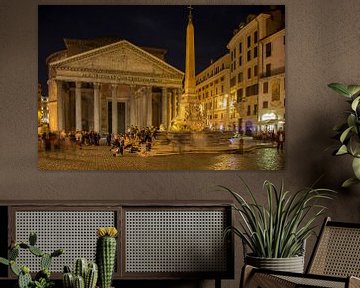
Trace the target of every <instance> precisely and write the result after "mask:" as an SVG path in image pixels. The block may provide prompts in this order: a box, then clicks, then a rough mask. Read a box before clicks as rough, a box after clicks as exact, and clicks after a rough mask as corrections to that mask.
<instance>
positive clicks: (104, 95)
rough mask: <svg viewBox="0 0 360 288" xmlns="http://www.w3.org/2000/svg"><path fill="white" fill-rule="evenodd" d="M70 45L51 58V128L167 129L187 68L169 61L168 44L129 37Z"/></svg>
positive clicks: (71, 41)
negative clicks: (163, 47)
mask: <svg viewBox="0 0 360 288" xmlns="http://www.w3.org/2000/svg"><path fill="white" fill-rule="evenodd" d="M65 45H66V50H64V51H59V52H57V53H54V54H52V55H51V56H50V57H49V58H48V59H47V63H48V66H49V80H48V94H49V116H50V119H49V125H50V130H51V131H62V130H65V131H75V130H93V131H95V132H100V133H108V132H110V133H124V132H125V131H126V130H127V128H128V127H130V126H131V125H133V126H138V127H139V128H141V127H151V126H155V127H159V126H160V125H163V127H166V129H167V128H168V126H169V125H170V123H171V119H173V118H174V117H175V116H176V115H177V114H178V108H179V107H178V102H179V98H180V97H181V93H182V80H183V76H184V73H183V72H181V71H179V70H178V69H176V68H174V67H172V66H171V65H169V64H168V63H166V62H165V61H164V55H165V52H166V51H165V50H161V49H153V48H141V47H138V46H136V45H134V44H132V43H130V42H128V41H126V40H120V41H115V42H114V41H110V40H109V41H103V40H101V41H99V40H98V41H97V40H77V39H65Z"/></svg>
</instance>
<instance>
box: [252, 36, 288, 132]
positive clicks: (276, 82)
mask: <svg viewBox="0 0 360 288" xmlns="http://www.w3.org/2000/svg"><path fill="white" fill-rule="evenodd" d="M260 42H261V46H262V47H263V55H264V56H263V63H264V65H263V66H262V67H263V69H262V71H261V73H260V79H259V118H258V125H259V126H260V129H261V131H272V130H275V131H276V130H277V129H278V128H280V127H281V128H284V124H285V29H282V30H280V31H278V32H276V33H274V34H271V35H269V36H267V37H266V38H264V39H262V40H261V41H260Z"/></svg>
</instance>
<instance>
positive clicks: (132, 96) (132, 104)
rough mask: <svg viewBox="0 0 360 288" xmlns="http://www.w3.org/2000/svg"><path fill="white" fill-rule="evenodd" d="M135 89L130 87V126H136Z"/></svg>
mask: <svg viewBox="0 0 360 288" xmlns="http://www.w3.org/2000/svg"><path fill="white" fill-rule="evenodd" d="M134 92H135V87H134V86H130V125H134V126H135V125H136V103H135V93H134Z"/></svg>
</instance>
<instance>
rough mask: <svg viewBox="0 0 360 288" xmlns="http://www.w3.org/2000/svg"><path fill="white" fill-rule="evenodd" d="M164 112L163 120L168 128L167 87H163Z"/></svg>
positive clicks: (162, 114) (162, 113)
mask: <svg viewBox="0 0 360 288" xmlns="http://www.w3.org/2000/svg"><path fill="white" fill-rule="evenodd" d="M161 102H162V103H161V104H162V107H161V108H162V112H161V122H162V124H164V126H165V128H166V129H168V125H169V121H168V91H167V88H165V87H163V88H162V101H161Z"/></svg>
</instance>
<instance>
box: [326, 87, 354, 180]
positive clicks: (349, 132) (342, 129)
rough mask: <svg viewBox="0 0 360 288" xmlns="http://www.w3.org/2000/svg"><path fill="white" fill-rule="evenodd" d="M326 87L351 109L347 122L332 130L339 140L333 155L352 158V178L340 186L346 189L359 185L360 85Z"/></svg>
mask: <svg viewBox="0 0 360 288" xmlns="http://www.w3.org/2000/svg"><path fill="white" fill-rule="evenodd" d="M328 86H329V87H330V88H331V89H333V90H334V91H336V92H337V93H339V94H340V95H342V96H344V97H346V98H347V102H348V103H349V104H350V106H351V109H350V110H349V111H348V112H347V114H348V116H347V121H346V122H345V123H343V124H341V125H338V126H336V127H335V128H334V130H335V131H336V132H337V133H338V134H337V138H339V140H340V146H339V147H338V148H337V149H336V151H335V152H334V154H335V155H346V154H348V155H350V156H351V157H352V168H353V171H354V176H353V177H351V178H349V179H347V180H346V181H345V182H344V183H343V184H342V186H343V187H348V186H350V185H353V184H358V183H360V105H359V102H360V85H344V84H340V83H331V84H329V85H328Z"/></svg>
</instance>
